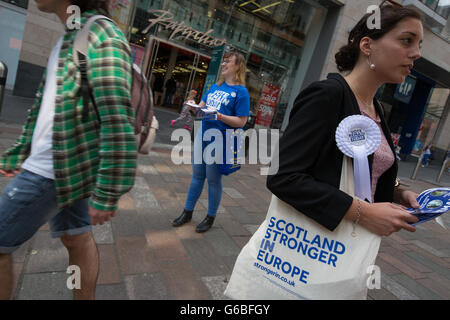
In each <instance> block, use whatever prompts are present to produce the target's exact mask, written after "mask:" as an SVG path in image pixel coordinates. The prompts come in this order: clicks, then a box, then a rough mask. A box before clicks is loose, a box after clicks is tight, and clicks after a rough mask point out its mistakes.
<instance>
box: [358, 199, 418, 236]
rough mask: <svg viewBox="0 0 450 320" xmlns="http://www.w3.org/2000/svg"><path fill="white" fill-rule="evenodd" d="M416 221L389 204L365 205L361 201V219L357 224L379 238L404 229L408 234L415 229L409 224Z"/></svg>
mask: <svg viewBox="0 0 450 320" xmlns="http://www.w3.org/2000/svg"><path fill="white" fill-rule="evenodd" d="M417 221H418V219H417V217H415V216H414V215H412V214H411V213H409V212H408V211H407V210H405V208H403V207H401V206H398V205H396V204H392V203H389V202H381V203H367V202H364V201H361V218H360V220H359V224H360V225H362V226H363V227H365V228H367V229H368V230H370V231H372V232H373V233H375V234H378V235H380V236H389V235H391V234H392V233H394V232H397V231H400V230H401V229H405V230H407V231H410V232H414V231H416V228H415V227H414V226H412V225H410V223H415V222H417Z"/></svg>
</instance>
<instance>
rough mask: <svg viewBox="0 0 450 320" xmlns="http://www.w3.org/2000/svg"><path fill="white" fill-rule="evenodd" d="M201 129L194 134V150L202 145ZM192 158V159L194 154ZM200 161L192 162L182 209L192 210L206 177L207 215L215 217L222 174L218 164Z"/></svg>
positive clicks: (218, 203)
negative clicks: (197, 162) (190, 175)
mask: <svg viewBox="0 0 450 320" xmlns="http://www.w3.org/2000/svg"><path fill="white" fill-rule="evenodd" d="M201 130H202V129H201V128H200V129H199V130H198V132H197V134H196V136H195V140H194V150H195V148H201V146H202V141H201ZM202 149H203V148H202ZM194 152H195V151H194ZM192 159H194V155H193V156H192ZM201 162H202V163H201V164H196V163H195V162H194V161H193V162H192V163H193V164H192V179H191V184H190V186H189V191H188V195H187V198H186V204H185V205H184V209H185V210H188V211H193V210H194V208H195V204H196V203H197V200H198V198H199V197H200V195H201V194H202V191H203V185H204V184H205V179H206V180H208V216H211V217H215V216H216V214H217V210H218V209H219V205H220V200H222V174H221V173H220V170H219V165H218V164H216V163H212V164H206V163H205V162H204V161H203V160H202V161H201Z"/></svg>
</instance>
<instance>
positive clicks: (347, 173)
mask: <svg viewBox="0 0 450 320" xmlns="http://www.w3.org/2000/svg"><path fill="white" fill-rule="evenodd" d="M339 190H341V191H343V192H345V193H347V194H348V195H351V196H354V195H355V181H354V175H353V161H352V159H350V158H349V157H347V156H346V155H344V157H343V159H342V170H341V182H340V185H339Z"/></svg>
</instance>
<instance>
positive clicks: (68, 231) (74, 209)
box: [0, 170, 92, 254]
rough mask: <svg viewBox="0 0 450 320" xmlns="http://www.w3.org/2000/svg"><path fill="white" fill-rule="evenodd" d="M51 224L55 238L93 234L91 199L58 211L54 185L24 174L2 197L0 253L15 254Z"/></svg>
mask: <svg viewBox="0 0 450 320" xmlns="http://www.w3.org/2000/svg"><path fill="white" fill-rule="evenodd" d="M47 222H48V223H49V225H50V234H51V236H52V237H53V238H60V237H62V236H64V235H77V234H83V233H87V232H89V231H91V230H92V226H91V219H90V216H89V210H88V199H82V200H79V201H77V202H75V203H74V204H73V205H72V206H70V207H67V208H64V209H63V210H58V205H57V201H56V188H55V183H54V181H53V180H52V179H47V178H45V177H42V176H40V175H37V174H35V173H32V172H30V171H27V170H23V171H22V172H20V173H19V174H18V175H17V176H16V177H15V178H14V179H13V180H12V181H11V182H10V183H9V184H8V185H7V186H6V187H5V189H3V192H2V194H1V196H0V253H3V254H5V253H12V252H13V251H15V250H16V249H18V248H19V247H20V246H21V245H22V244H23V243H25V242H26V241H27V240H29V239H30V238H31V237H32V236H33V235H34V234H35V233H36V232H37V231H38V230H39V228H40V227H41V226H42V225H44V224H45V223H47Z"/></svg>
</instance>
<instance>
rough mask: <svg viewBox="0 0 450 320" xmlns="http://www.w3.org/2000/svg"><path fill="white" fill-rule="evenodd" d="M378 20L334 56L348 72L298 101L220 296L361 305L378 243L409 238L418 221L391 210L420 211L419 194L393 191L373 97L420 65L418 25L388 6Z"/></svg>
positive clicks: (363, 24)
mask: <svg viewBox="0 0 450 320" xmlns="http://www.w3.org/2000/svg"><path fill="white" fill-rule="evenodd" d="M379 12H380V17H381V21H380V26H381V28H379V29H371V28H369V27H368V22H367V21H368V18H369V17H370V16H371V14H366V15H365V16H364V17H363V18H362V19H361V20H360V21H359V22H358V23H357V24H356V26H355V27H354V28H353V29H352V31H351V32H350V34H349V39H348V44H347V45H346V46H344V47H342V48H341V49H340V50H339V52H338V53H337V54H336V63H337V67H338V69H339V70H340V71H341V72H342V71H349V73H348V74H347V75H346V76H345V77H343V76H341V75H340V74H329V75H328V78H327V79H326V80H323V81H317V82H314V83H312V84H311V85H310V86H309V87H307V88H306V89H304V90H303V91H302V92H300V94H299V95H298V97H297V98H296V100H295V102H294V106H293V109H292V111H291V114H290V118H289V124H288V126H287V128H286V130H285V132H284V134H283V136H282V137H281V139H280V141H279V157H278V160H279V161H278V163H277V165H278V171H277V173H275V174H273V175H269V176H268V178H267V187H268V189H269V190H270V191H271V192H272V193H273V196H272V199H271V203H270V206H269V208H268V212H267V217H266V219H265V220H264V221H263V223H262V224H261V226H260V227H259V228H258V229H257V231H256V232H255V234H254V235H253V236H252V238H251V239H250V240H249V242H248V244H247V245H246V246H245V247H244V248H243V249H242V251H241V253H240V254H239V256H238V258H237V260H236V262H235V265H234V269H233V273H232V275H231V277H230V280H229V282H228V286H227V289H226V291H225V295H226V296H228V297H231V298H233V299H253V300H262V299H283V298H289V299H366V297H367V289H368V283H369V281H367V272H369V270H370V269H368V268H369V267H373V264H374V262H375V259H376V255H377V253H378V249H379V245H380V241H381V236H382V235H389V234H391V233H393V232H395V231H399V230H401V229H405V230H408V231H415V227H414V226H412V225H410V223H415V222H417V221H418V219H417V218H416V217H415V216H413V215H412V214H410V213H409V212H408V211H407V210H406V209H405V208H402V207H401V206H398V205H394V204H392V202H393V201H396V202H398V203H400V204H402V205H404V206H406V207H414V208H418V207H419V204H418V203H417V201H416V197H417V194H415V193H413V192H411V191H407V190H402V189H400V188H399V187H395V184H396V176H397V160H396V158H395V155H394V145H393V142H392V139H391V134H390V132H389V128H388V126H387V124H386V121H385V119H384V115H383V111H382V107H381V106H380V104H379V103H378V101H377V100H376V99H375V98H374V97H375V93H376V91H377V89H378V88H379V87H380V86H381V85H382V84H383V83H402V82H403V81H404V80H405V78H406V76H407V75H408V74H409V73H410V69H411V68H412V65H413V63H414V61H415V60H416V59H418V58H419V57H420V43H421V42H422V38H423V27H422V20H421V16H420V14H418V13H417V12H416V11H415V10H413V9H409V8H403V7H400V6H396V5H393V4H387V3H386V2H383V3H382V5H381V6H380V10H379ZM375 141H376V142H375ZM367 148H370V149H369V150H367ZM341 150H342V151H341ZM349 150H350V151H351V152H352V154H351V153H350V152H349ZM373 152H375V153H374V154H373ZM272 161H273V160H272ZM275 161H276V160H275ZM354 169H356V170H354ZM370 183H372V184H371V185H370ZM353 194H354V195H353ZM308 237H309V239H308ZM327 250H328V251H327ZM312 252H315V253H314V254H312ZM332 252H333V253H332ZM338 256H339V257H338ZM326 257H328V258H331V259H327V258H326ZM258 269H259V270H258ZM280 278H281V280H282V281H281V280H280Z"/></svg>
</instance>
